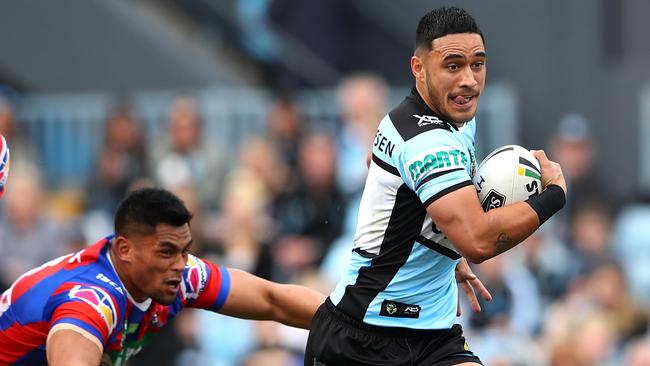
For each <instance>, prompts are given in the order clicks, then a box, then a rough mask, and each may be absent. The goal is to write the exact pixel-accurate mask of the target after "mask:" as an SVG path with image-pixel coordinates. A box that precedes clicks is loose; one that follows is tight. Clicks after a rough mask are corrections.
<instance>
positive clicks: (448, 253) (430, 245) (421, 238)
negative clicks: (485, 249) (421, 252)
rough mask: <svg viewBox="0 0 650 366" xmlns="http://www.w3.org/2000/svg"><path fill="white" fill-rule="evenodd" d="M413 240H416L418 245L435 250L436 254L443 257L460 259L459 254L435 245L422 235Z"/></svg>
mask: <svg viewBox="0 0 650 366" xmlns="http://www.w3.org/2000/svg"><path fill="white" fill-rule="evenodd" d="M415 240H417V241H418V242H419V243H420V244H422V245H424V246H425V247H427V248H429V249H432V250H435V251H436V252H438V253H440V254H442V255H444V256H445V257H449V258H451V259H460V254H458V253H456V252H455V251H453V250H451V249H449V248H447V247H446V246H444V245H441V244H438V243H436V242H435V241H433V240H431V239H427V238H425V237H424V236H422V235H420V236H418V237H417V238H416V239H415Z"/></svg>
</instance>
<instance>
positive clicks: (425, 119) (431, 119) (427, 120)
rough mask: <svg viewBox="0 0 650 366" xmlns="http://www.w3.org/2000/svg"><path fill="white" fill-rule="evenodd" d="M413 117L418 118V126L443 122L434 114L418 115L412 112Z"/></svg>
mask: <svg viewBox="0 0 650 366" xmlns="http://www.w3.org/2000/svg"><path fill="white" fill-rule="evenodd" d="M413 117H415V118H417V119H418V126H420V127H423V126H427V125H433V124H436V125H441V124H443V123H444V122H443V121H442V120H441V119H440V118H438V117H436V116H427V115H422V116H420V115H417V114H414V115H413Z"/></svg>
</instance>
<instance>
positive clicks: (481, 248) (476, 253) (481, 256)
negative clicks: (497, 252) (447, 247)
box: [457, 237, 494, 264]
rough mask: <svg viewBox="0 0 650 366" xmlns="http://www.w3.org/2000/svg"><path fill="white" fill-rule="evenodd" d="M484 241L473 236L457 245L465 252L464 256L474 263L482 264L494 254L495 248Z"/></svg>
mask: <svg viewBox="0 0 650 366" xmlns="http://www.w3.org/2000/svg"><path fill="white" fill-rule="evenodd" d="M482 243H484V241H483V240H480V239H479V238H476V237H472V238H471V239H467V240H466V241H465V244H464V245H462V243H461V245H457V246H458V247H459V249H460V251H461V253H462V254H463V257H465V258H466V259H467V260H468V261H470V262H472V263H474V264H480V263H483V262H485V261H486V260H488V259H490V258H492V257H493V256H494V250H492V248H490V247H489V246H488V245H484V244H482Z"/></svg>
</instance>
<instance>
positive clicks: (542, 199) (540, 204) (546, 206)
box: [525, 184, 566, 225]
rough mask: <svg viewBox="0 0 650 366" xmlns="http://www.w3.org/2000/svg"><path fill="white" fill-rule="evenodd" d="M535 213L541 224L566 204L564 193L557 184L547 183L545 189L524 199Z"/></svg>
mask: <svg viewBox="0 0 650 366" xmlns="http://www.w3.org/2000/svg"><path fill="white" fill-rule="evenodd" d="M525 202H526V203H528V204H529V205H530V207H532V209H533V210H535V212H536V213H537V217H538V218H539V224H540V225H542V224H543V223H544V222H546V220H548V219H549V218H551V216H553V215H554V214H555V213H556V212H558V211H560V210H561V209H562V207H564V205H565V204H566V193H565V192H564V189H562V187H560V186H559V185H557V184H549V185H548V186H547V187H546V189H545V190H544V191H543V192H542V193H540V194H538V195H537V196H533V197H531V198H529V199H527V200H526V201H525Z"/></svg>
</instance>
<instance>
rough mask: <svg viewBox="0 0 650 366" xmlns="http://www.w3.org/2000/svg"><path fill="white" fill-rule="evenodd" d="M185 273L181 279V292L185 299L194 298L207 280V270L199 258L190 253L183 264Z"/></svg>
mask: <svg viewBox="0 0 650 366" xmlns="http://www.w3.org/2000/svg"><path fill="white" fill-rule="evenodd" d="M185 271H187V274H186V276H185V280H184V281H183V286H182V289H183V293H184V294H185V298H186V299H196V298H197V297H199V294H200V293H201V291H202V289H203V288H205V286H206V284H207V282H208V270H207V268H206V265H205V263H203V261H202V260H200V259H199V258H197V257H195V256H193V255H190V256H188V258H187V264H186V265H185Z"/></svg>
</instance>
